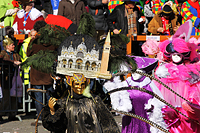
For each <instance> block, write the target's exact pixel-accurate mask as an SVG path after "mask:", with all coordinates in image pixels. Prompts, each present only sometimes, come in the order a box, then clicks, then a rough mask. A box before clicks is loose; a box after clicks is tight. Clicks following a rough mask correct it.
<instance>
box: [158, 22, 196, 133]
mask: <svg viewBox="0 0 200 133" xmlns="http://www.w3.org/2000/svg"><path fill="white" fill-rule="evenodd" d="M191 32H192V21H187V22H186V23H185V24H183V25H181V27H180V28H179V29H178V31H177V32H176V33H175V35H174V36H172V38H171V39H169V40H166V41H164V42H161V43H160V44H159V48H160V51H161V52H162V54H163V58H164V59H163V60H164V61H165V63H163V64H161V65H159V67H158V68H157V69H156V71H155V77H157V78H159V79H160V80H161V81H162V82H163V83H164V84H166V85H167V86H169V87H170V88H171V89H172V90H173V91H175V92H176V93H178V94H179V95H180V96H182V97H183V98H185V99H186V100H183V98H180V97H178V96H177V95H175V94H174V93H172V92H171V91H169V90H168V89H166V88H165V87H163V86H162V85H160V84H156V85H157V87H158V88H159V89H160V91H161V93H162V95H163V97H164V98H165V100H166V101H167V102H169V103H170V104H172V105H173V106H176V107H177V109H178V110H179V111H181V112H182V113H183V114H185V115H186V116H187V117H189V118H186V117H183V116H182V115H180V113H178V112H176V111H174V110H172V109H170V108H169V107H165V108H163V109H162V111H163V114H164V119H165V122H166V124H167V125H168V127H169V131H170V132H171V133H182V132H187V133H198V132H200V126H199V124H198V123H199V122H200V117H199V113H198V112H199V110H200V89H199V85H200V82H199V76H200V75H199V71H200V70H199V55H198V54H197V52H196V49H197V47H196V45H195V44H193V43H189V42H188V40H189V38H190V35H191ZM169 96H170V97H169Z"/></svg>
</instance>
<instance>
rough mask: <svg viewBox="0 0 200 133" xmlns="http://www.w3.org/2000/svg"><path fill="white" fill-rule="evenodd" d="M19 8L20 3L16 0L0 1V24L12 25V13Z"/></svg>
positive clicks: (3, 25)
mask: <svg viewBox="0 0 200 133" xmlns="http://www.w3.org/2000/svg"><path fill="white" fill-rule="evenodd" d="M19 10H20V5H19V3H18V1H16V0H1V1H0V12H1V13H0V26H1V27H6V26H12V24H13V21H14V14H15V13H17V12H18V11H19Z"/></svg>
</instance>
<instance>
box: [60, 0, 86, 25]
mask: <svg viewBox="0 0 200 133" xmlns="http://www.w3.org/2000/svg"><path fill="white" fill-rule="evenodd" d="M85 12H86V9H85V5H84V3H83V1H81V0H75V3H74V4H72V3H71V2H70V1H69V0H62V1H60V3H59V7H58V15H61V16H64V17H66V18H68V19H70V20H72V22H73V23H74V24H76V25H77V26H78V25H79V23H80V16H81V15H82V14H83V13H85Z"/></svg>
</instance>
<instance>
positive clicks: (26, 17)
mask: <svg viewBox="0 0 200 133" xmlns="http://www.w3.org/2000/svg"><path fill="white" fill-rule="evenodd" d="M31 10H32V9H31ZM31 10H30V11H29V12H28V15H27V16H26V12H25V13H24V22H23V24H24V26H25V25H26V23H27V22H26V20H27V19H28V16H29V14H30V13H31Z"/></svg>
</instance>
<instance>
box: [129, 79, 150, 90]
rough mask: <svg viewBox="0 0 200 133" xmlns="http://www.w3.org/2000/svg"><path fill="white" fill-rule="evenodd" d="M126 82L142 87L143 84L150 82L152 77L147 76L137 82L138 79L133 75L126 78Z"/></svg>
mask: <svg viewBox="0 0 200 133" xmlns="http://www.w3.org/2000/svg"><path fill="white" fill-rule="evenodd" d="M126 82H127V83H128V85H129V86H138V87H140V88H142V87H143V86H146V85H148V84H150V83H151V80H150V78H148V77H145V78H144V79H143V80H142V81H141V82H137V81H134V80H132V78H131V77H128V78H127V79H126Z"/></svg>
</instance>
